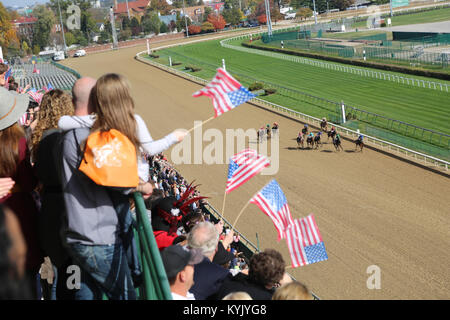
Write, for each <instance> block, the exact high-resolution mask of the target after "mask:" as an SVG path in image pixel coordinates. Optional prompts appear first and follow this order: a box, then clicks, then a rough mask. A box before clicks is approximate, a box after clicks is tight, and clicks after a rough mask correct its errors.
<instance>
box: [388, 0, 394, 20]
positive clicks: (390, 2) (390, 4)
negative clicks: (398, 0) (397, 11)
mask: <svg viewBox="0 0 450 320" xmlns="http://www.w3.org/2000/svg"><path fill="white" fill-rule="evenodd" d="M389 10H390V11H391V17H392V16H393V14H392V0H390V1H389Z"/></svg>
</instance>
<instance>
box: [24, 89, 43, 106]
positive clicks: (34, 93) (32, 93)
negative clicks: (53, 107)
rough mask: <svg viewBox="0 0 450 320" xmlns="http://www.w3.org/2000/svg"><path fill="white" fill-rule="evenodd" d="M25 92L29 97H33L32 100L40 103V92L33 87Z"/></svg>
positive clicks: (41, 95)
mask: <svg viewBox="0 0 450 320" xmlns="http://www.w3.org/2000/svg"><path fill="white" fill-rule="evenodd" d="M27 93H28V94H29V95H30V96H31V98H33V100H34V101H36V102H37V103H38V104H41V101H42V97H43V96H44V95H43V94H42V93H40V92H38V91H37V90H36V89H35V88H33V89H31V90H29V91H28V92H27Z"/></svg>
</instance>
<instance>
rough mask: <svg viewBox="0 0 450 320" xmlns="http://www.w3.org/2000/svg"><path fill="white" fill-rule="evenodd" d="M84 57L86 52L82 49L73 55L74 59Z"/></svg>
mask: <svg viewBox="0 0 450 320" xmlns="http://www.w3.org/2000/svg"><path fill="white" fill-rule="evenodd" d="M85 55H86V51H85V50H83V49H81V50H77V51H76V52H75V53H74V55H73V56H74V57H83V56H85Z"/></svg>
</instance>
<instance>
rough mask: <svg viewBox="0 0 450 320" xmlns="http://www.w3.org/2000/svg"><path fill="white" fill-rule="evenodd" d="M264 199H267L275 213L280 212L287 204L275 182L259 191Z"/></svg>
mask: <svg viewBox="0 0 450 320" xmlns="http://www.w3.org/2000/svg"><path fill="white" fill-rule="evenodd" d="M261 193H262V195H263V196H264V198H266V199H267V201H268V202H269V204H270V206H271V207H272V208H274V210H275V212H278V211H280V210H281V208H282V207H283V206H284V205H285V204H286V203H287V200H286V197H285V195H284V193H283V191H282V190H281V188H280V185H279V184H278V182H276V181H275V180H272V181H271V182H270V183H269V184H267V186H265V187H264V188H263V189H262V190H261Z"/></svg>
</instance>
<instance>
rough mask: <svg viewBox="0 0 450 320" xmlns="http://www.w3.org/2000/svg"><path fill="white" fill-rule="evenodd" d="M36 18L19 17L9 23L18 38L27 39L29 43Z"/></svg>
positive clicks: (31, 40)
mask: <svg viewBox="0 0 450 320" xmlns="http://www.w3.org/2000/svg"><path fill="white" fill-rule="evenodd" d="M36 22H37V18H34V17H20V18H19V19H16V20H13V21H11V23H12V24H13V26H14V29H15V30H16V34H17V35H18V36H23V37H25V38H27V39H28V40H29V41H30V43H31V42H33V33H34V25H35V24H36Z"/></svg>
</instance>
